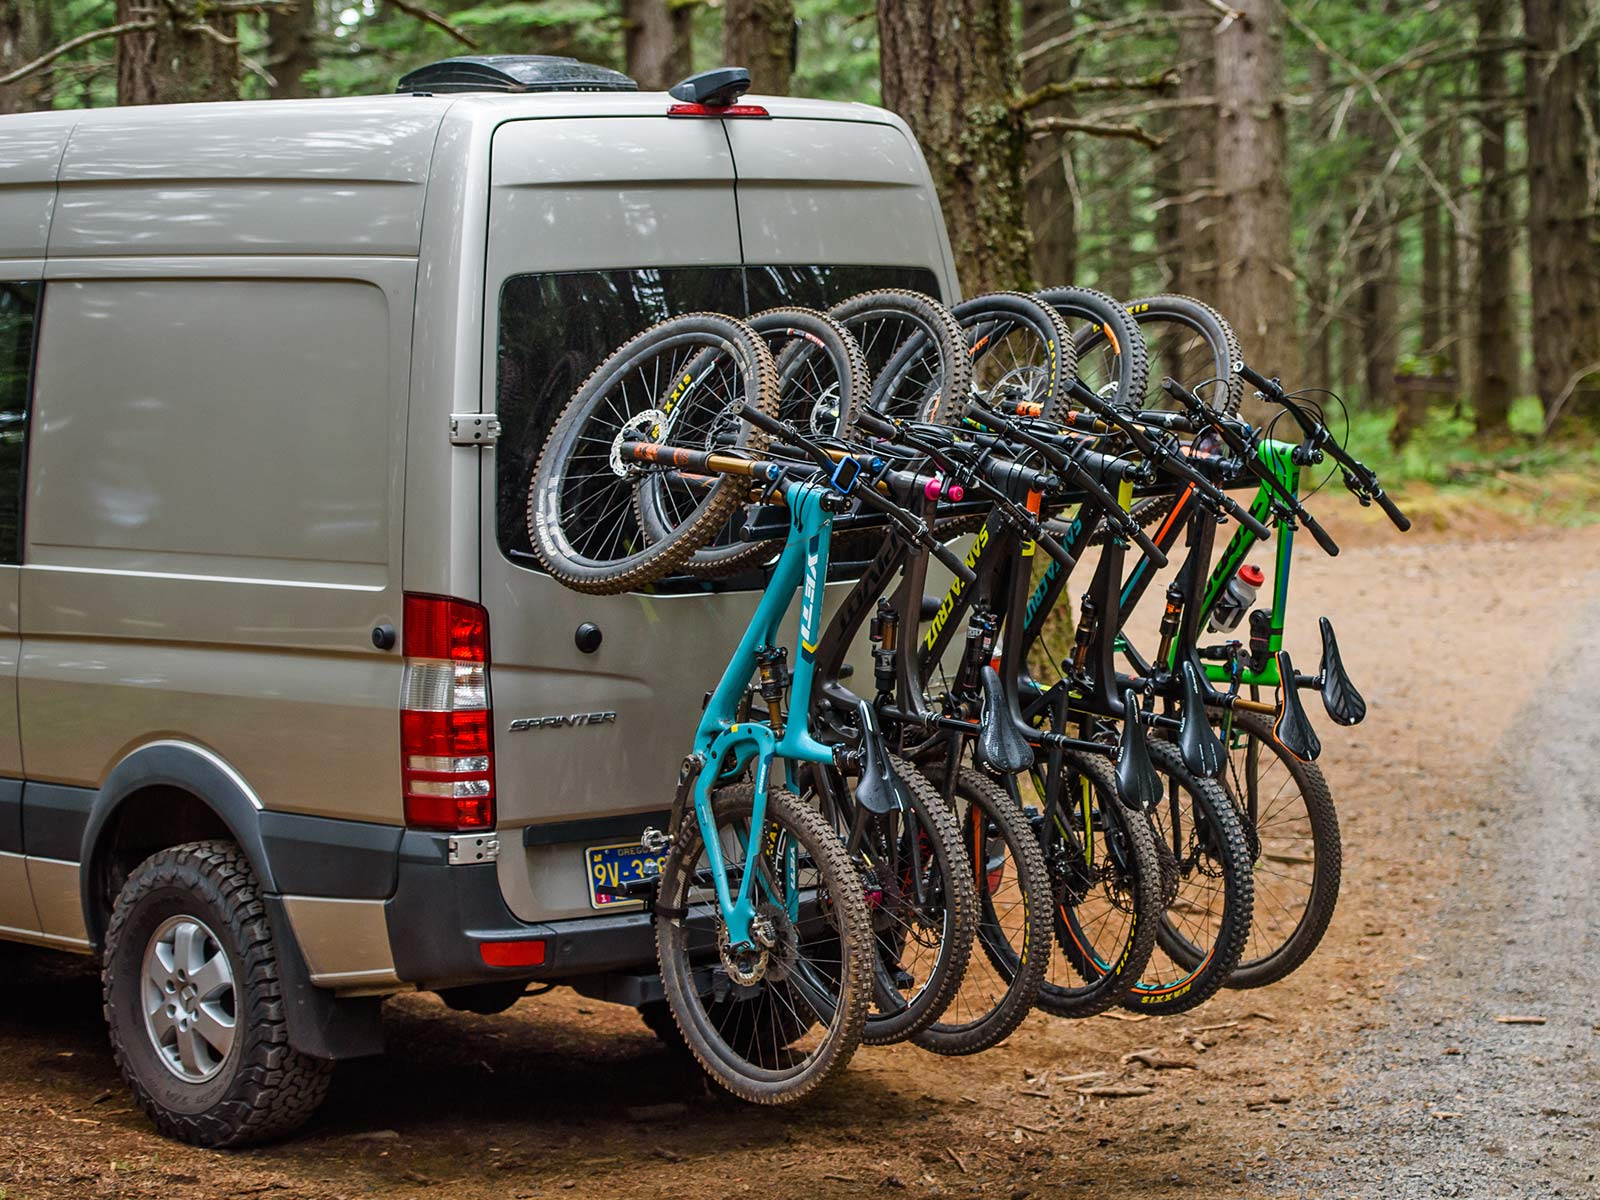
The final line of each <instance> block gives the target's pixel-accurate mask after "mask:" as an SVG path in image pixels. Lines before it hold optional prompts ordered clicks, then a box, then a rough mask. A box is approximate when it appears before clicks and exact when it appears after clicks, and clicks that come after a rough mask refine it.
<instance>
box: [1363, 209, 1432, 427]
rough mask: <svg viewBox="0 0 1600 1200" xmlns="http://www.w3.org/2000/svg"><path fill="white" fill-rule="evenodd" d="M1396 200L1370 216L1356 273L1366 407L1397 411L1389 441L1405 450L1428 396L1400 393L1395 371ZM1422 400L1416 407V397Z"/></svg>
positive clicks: (1372, 212) (1398, 350)
mask: <svg viewBox="0 0 1600 1200" xmlns="http://www.w3.org/2000/svg"><path fill="white" fill-rule="evenodd" d="M1391 209H1392V198H1387V197H1386V198H1385V199H1383V200H1380V202H1379V203H1375V204H1374V205H1373V206H1372V207H1371V208H1370V209H1369V210H1368V212H1367V219H1368V221H1369V222H1371V223H1372V225H1373V228H1372V229H1371V231H1370V234H1369V235H1368V237H1367V239H1366V240H1365V241H1364V242H1363V244H1362V246H1361V249H1360V250H1359V251H1358V252H1357V254H1356V270H1357V271H1358V272H1360V275H1361V278H1362V279H1363V280H1364V282H1363V283H1362V285H1361V292H1360V299H1359V311H1360V314H1361V351H1362V383H1363V385H1364V386H1363V390H1364V392H1365V393H1366V399H1367V406H1368V407H1369V408H1371V409H1373V410H1376V411H1380V412H1381V411H1382V410H1384V409H1388V408H1393V409H1394V410H1395V421H1394V426H1393V428H1392V429H1391V430H1390V434H1389V441H1390V442H1391V443H1392V444H1394V445H1395V446H1403V445H1405V444H1406V442H1407V441H1409V440H1410V438H1411V434H1412V433H1413V432H1414V431H1415V430H1416V428H1417V426H1418V425H1420V424H1421V423H1422V417H1423V416H1424V414H1425V411H1426V400H1425V397H1426V395H1427V393H1426V392H1423V393H1412V392H1408V393H1406V394H1405V395H1404V396H1400V395H1396V388H1395V379H1394V377H1395V368H1396V366H1397V364H1398V360H1399V353H1400V347H1399V342H1398V339H1397V338H1396V336H1395V333H1396V328H1395V327H1396V325H1397V324H1398V316H1399V311H1400V303H1399V301H1400V296H1399V291H1400V289H1399V286H1398V281H1397V280H1396V277H1395V275H1396V269H1397V267H1398V262H1397V255H1396V243H1397V242H1398V241H1399V228H1398V226H1397V225H1396V223H1395V222H1394V220H1393V213H1392V211H1391ZM1418 395H1421V396H1422V397H1424V400H1423V402H1422V404H1421V405H1419V404H1418V402H1417V399H1416V397H1417V396H1418Z"/></svg>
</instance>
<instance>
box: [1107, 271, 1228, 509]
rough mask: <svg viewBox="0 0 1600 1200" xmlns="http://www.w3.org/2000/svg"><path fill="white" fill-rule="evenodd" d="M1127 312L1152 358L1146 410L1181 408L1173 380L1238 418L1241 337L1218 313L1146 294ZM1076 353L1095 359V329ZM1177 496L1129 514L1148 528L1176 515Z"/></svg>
mask: <svg viewBox="0 0 1600 1200" xmlns="http://www.w3.org/2000/svg"><path fill="white" fill-rule="evenodd" d="M1126 308H1127V310H1128V312H1129V314H1130V315H1131V316H1132V318H1133V320H1134V321H1135V322H1136V323H1137V325H1138V326H1139V332H1140V335H1141V336H1142V337H1143V339H1144V345H1145V350H1146V352H1147V357H1148V359H1149V376H1148V379H1149V382H1148V388H1147V392H1146V394H1145V396H1144V400H1143V403H1142V407H1144V408H1151V409H1160V410H1163V411H1173V410H1176V409H1181V407H1182V406H1181V405H1180V404H1178V403H1177V402H1175V401H1174V400H1173V399H1172V398H1171V397H1170V396H1168V395H1167V393H1166V392H1165V391H1163V390H1162V388H1161V381H1162V380H1163V379H1165V378H1168V377H1171V378H1173V379H1176V380H1177V381H1178V382H1179V383H1181V384H1183V385H1184V386H1185V387H1187V388H1188V389H1189V390H1190V391H1193V392H1195V393H1196V394H1198V395H1199V396H1200V398H1201V399H1202V400H1204V401H1205V402H1206V403H1207V404H1208V405H1210V406H1211V407H1212V408H1214V409H1215V410H1216V411H1217V412H1219V413H1222V414H1223V415H1224V416H1230V417H1231V416H1236V415H1237V414H1238V412H1239V405H1240V403H1241V402H1242V401H1243V399H1244V379H1243V377H1242V376H1240V375H1239V374H1238V372H1237V370H1236V368H1237V366H1238V364H1239V363H1240V362H1242V361H1243V358H1244V355H1243V352H1242V351H1241V350H1240V349H1239V339H1238V337H1237V336H1235V334H1234V332H1233V326H1232V325H1230V324H1228V321H1227V319H1226V318H1224V317H1223V315H1222V314H1221V313H1219V312H1218V311H1217V310H1216V309H1214V308H1212V307H1211V306H1210V305H1207V304H1203V303H1201V302H1200V301H1199V300H1195V299H1193V298H1192V297H1189V296H1179V295H1161V296H1145V297H1143V298H1141V299H1138V300H1130V301H1128V303H1127V305H1126ZM1076 340H1077V345H1078V352H1079V354H1081V355H1085V356H1093V355H1094V354H1095V353H1096V352H1097V350H1098V349H1099V348H1100V345H1101V343H1103V342H1104V340H1105V335H1104V334H1103V333H1102V332H1101V331H1099V330H1096V329H1082V330H1079V331H1078V335H1077V339H1076ZM1174 499H1175V497H1174V496H1172V495H1165V496H1147V497H1145V498H1144V499H1142V500H1140V501H1138V502H1137V503H1136V504H1134V506H1133V508H1132V510H1131V515H1132V516H1133V519H1134V520H1135V521H1137V522H1138V523H1139V525H1140V527H1141V528H1145V529H1148V528H1150V527H1151V526H1153V525H1155V524H1156V523H1158V522H1159V521H1161V520H1162V518H1164V517H1165V516H1166V515H1167V514H1168V513H1169V512H1171V511H1172V505H1173V503H1174Z"/></svg>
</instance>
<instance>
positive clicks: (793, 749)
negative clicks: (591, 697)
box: [692, 481, 834, 950]
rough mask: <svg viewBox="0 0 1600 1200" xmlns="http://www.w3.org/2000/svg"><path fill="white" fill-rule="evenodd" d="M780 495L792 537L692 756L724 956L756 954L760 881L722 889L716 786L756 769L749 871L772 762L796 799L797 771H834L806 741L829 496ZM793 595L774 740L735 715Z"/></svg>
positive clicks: (746, 879)
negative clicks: (783, 697)
mask: <svg viewBox="0 0 1600 1200" xmlns="http://www.w3.org/2000/svg"><path fill="white" fill-rule="evenodd" d="M781 487H782V492H783V496H784V499H785V501H786V503H787V504H788V507H789V512H790V521H789V534H788V537H787V539H786V540H785V542H784V547H783V553H782V554H781V555H779V557H778V562H777V565H776V566H775V567H774V568H773V571H772V577H771V579H770V580H769V581H768V583H767V587H766V590H765V591H764V592H763V593H762V596H761V600H760V602H759V603H758V604H757V605H756V611H755V613H754V615H753V616H752V617H751V618H750V624H749V626H748V627H747V628H746V629H745V632H744V637H743V638H741V639H740V641H739V645H738V647H737V648H736V649H735V650H734V652H733V656H732V657H731V658H730V659H729V661H728V665H727V668H726V669H725V670H724V671H723V673H722V679H721V681H720V682H719V683H718V684H717V686H716V689H715V690H714V691H713V692H712V693H711V697H710V699H709V700H708V701H707V703H706V708H705V712H704V714H703V715H702V716H701V718H700V725H699V728H698V729H697V730H696V731H695V740H694V746H695V755H696V756H697V757H698V758H699V759H700V768H699V771H698V774H697V775H696V777H695V779H694V783H693V793H692V794H693V801H694V814H695V820H696V821H697V822H698V823H699V825H700V835H701V838H702V840H703V842H704V845H705V848H706V857H707V858H708V860H709V862H710V866H711V877H712V884H713V886H714V887H715V889H716V895H717V904H718V905H719V907H720V908H721V910H722V917H723V920H724V921H725V922H726V924H727V930H728V941H729V944H730V947H731V948H732V949H734V950H742V949H748V948H750V946H751V945H752V942H751V939H750V922H751V920H752V919H753V918H754V916H755V899H754V897H752V895H751V880H752V879H753V878H755V875H756V872H755V871H753V870H746V871H745V872H744V876H743V878H742V879H741V880H740V884H739V894H738V896H737V897H735V896H733V895H732V893H731V892H730V890H729V888H728V880H727V865H726V862H725V860H724V858H723V854H722V844H721V841H720V839H719V838H718V836H717V827H716V819H715V817H714V815H713V813H712V808H711V793H712V789H713V787H714V785H715V784H716V782H717V780H719V779H722V778H724V777H726V776H728V775H730V774H737V773H738V772H739V771H741V770H743V769H744V767H745V766H746V764H748V763H750V761H751V760H752V759H753V760H754V762H755V797H754V807H753V810H752V813H751V819H750V831H751V832H750V838H751V845H749V846H747V847H746V848H745V853H746V861H747V862H753V861H754V852H755V850H756V846H755V844H754V843H755V841H756V839H757V837H758V836H759V831H760V830H761V829H762V827H763V825H764V823H765V820H766V805H767V782H768V778H769V776H770V773H771V769H772V760H773V759H774V758H781V759H784V760H785V762H786V764H788V765H786V777H785V782H786V784H787V786H788V787H789V788H790V789H791V790H793V791H796V792H798V791H799V789H798V787H797V786H796V782H795V778H794V767H793V764H794V763H795V762H809V763H827V764H831V763H833V761H834V753H833V749H832V748H831V747H829V746H825V745H823V744H822V743H821V742H819V741H818V740H817V739H816V738H814V737H813V736H812V735H811V726H810V723H809V716H810V712H811V688H812V683H813V679H814V677H815V661H814V660H815V655H816V649H817V641H818V636H819V632H820V627H821V624H822V591H823V585H824V583H825V582H826V579H827V572H828V547H829V542H830V540H831V538H832V534H833V514H832V513H830V512H828V511H827V510H826V509H825V508H824V507H823V500H824V498H825V497H826V496H827V495H828V494H829V492H830V490H831V489H830V488H829V486H828V485H827V484H825V483H816V482H810V481H803V482H799V481H790V482H787V483H784V484H783V485H781ZM797 590H798V591H799V594H800V621H799V634H798V638H797V645H798V647H799V654H798V655H797V658H796V662H795V664H794V669H793V677H792V683H791V692H790V703H789V714H790V719H789V720H788V721H787V722H786V723H785V725H784V727H783V729H782V731H781V732H775V731H774V729H773V727H772V724H771V722H770V721H751V720H740V719H739V710H740V706H741V703H742V702H743V700H744V697H745V694H746V691H747V689H748V688H749V686H750V681H751V679H753V678H754V677H755V675H756V672H757V670H758V666H759V663H758V655H759V653H760V652H761V651H762V650H763V649H764V648H766V647H772V646H776V645H777V644H778V642H777V637H778V626H779V625H780V624H781V623H782V621H783V619H784V616H785V615H786V614H787V613H788V611H789V607H790V605H791V604H793V603H794V598H795V593H796V591H797ZM730 759H731V763H730V761H729V760H730ZM794 853H795V852H794V848H793V847H792V846H791V847H790V848H789V856H790V861H788V862H786V864H785V870H786V871H788V872H792V871H794V870H796V869H797V866H796V864H795V863H794V862H793V857H794ZM787 898H788V903H789V905H790V906H791V907H793V906H795V905H796V904H797V903H798V892H797V890H796V889H794V888H793V887H791V888H789V889H788V890H787ZM789 916H790V918H791V919H794V918H795V917H796V916H797V913H795V912H791V913H789Z"/></svg>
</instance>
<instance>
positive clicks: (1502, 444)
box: [0, 0, 1600, 522]
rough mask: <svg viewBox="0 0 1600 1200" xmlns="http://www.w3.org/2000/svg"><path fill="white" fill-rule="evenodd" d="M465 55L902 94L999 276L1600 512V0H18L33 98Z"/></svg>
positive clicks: (18, 98) (10, 73)
mask: <svg viewBox="0 0 1600 1200" xmlns="http://www.w3.org/2000/svg"><path fill="white" fill-rule="evenodd" d="M463 53H481V54H491V53H522V54H569V55H573V56H576V57H578V58H581V59H585V60H587V61H590V62H596V63H602V64H605V65H608V66H613V67H616V68H619V69H622V70H625V71H627V72H628V73H629V74H630V75H632V76H634V77H635V78H636V79H637V80H638V81H639V83H640V85H641V87H644V88H661V87H665V86H668V85H670V84H672V83H674V82H676V81H677V80H678V79H680V78H682V77H683V76H685V75H688V74H690V73H691V72H693V71H696V70H704V69H707V68H709V67H713V66H717V65H721V64H723V63H732V64H737V65H742V66H747V67H749V68H750V69H751V71H752V73H753V76H754V81H755V89H754V90H755V91H756V92H758V93H768V94H772V93H790V94H794V95H805V96H817V97H823V98H828V99H838V100H859V101H864V102H867V103H871V104H882V105H884V106H885V107H887V108H890V109H892V110H894V111H895V112H897V113H899V114H900V115H901V116H903V117H904V118H905V119H906V120H907V122H908V123H909V124H910V126H911V128H912V130H913V131H914V132H915V133H916V135H917V137H918V138H919V140H920V141H921V143H922V145H923V148H924V151H925V153H926V155H927V158H928V162H929V165H930V167H931V168H932V171H933V174H934V178H935V181H936V182H937V184H938V187H939V190H940V196H941V201H942V203H943V207H944V213H945V220H946V223H947V226H948V228H949V232H950V237H951V242H952V245H953V247H954V249H955V253H956V258H957V264H958V269H959V272H960V277H961V281H962V286H963V289H964V291H965V292H966V293H967V294H973V293H976V292H978V291H982V290H988V289H992V288H1027V287H1030V286H1034V285H1042V284H1056V283H1065V282H1073V283H1078V284H1082V285H1087V286H1091V287H1096V288H1099V289H1101V290H1103V291H1106V292H1109V293H1111V294H1113V295H1116V296H1118V297H1123V298H1134V297H1138V296H1143V295H1148V294H1151V293H1156V292H1183V293H1188V294H1191V295H1195V296H1198V297H1200V298H1202V299H1204V300H1206V301H1208V302H1209V303H1211V304H1213V305H1215V306H1216V307H1217V308H1219V309H1220V310H1221V311H1222V312H1223V313H1224V314H1225V315H1226V316H1227V317H1228V318H1229V319H1230V320H1231V321H1232V323H1233V324H1234V326H1235V329H1236V331H1237V333H1238V335H1239V338H1240V341H1241V343H1242V345H1243V348H1244V351H1245V355H1246V358H1247V359H1248V360H1249V361H1250V362H1251V363H1252V364H1253V365H1256V366H1258V367H1261V368H1264V369H1266V370H1268V371H1270V372H1273V373H1277V374H1280V375H1282V376H1283V378H1284V379H1285V381H1286V382H1289V383H1291V384H1292V385H1293V386H1295V387H1325V388H1328V389H1331V390H1332V391H1334V392H1336V393H1337V394H1338V395H1339V396H1340V397H1342V398H1343V400H1344V401H1345V403H1346V406H1347V408H1348V412H1349V418H1350V438H1351V440H1352V442H1353V443H1354V445H1355V448H1356V449H1357V451H1358V452H1359V453H1362V454H1363V455H1365V456H1367V457H1368V458H1370V459H1372V460H1374V461H1375V462H1376V464H1377V465H1379V466H1380V468H1381V469H1383V470H1385V471H1386V472H1387V473H1388V474H1389V475H1390V476H1391V477H1392V478H1402V479H1405V480H1408V481H1410V483H1411V486H1412V490H1413V499H1414V500H1415V499H1417V498H1418V496H1417V493H1419V492H1420V493H1422V497H1421V498H1422V499H1423V500H1424V505H1423V507H1424V510H1425V511H1426V510H1427V507H1428V505H1427V504H1426V502H1425V501H1426V498H1427V497H1429V496H1438V497H1440V498H1441V499H1444V500H1446V502H1445V503H1443V504H1442V506H1440V507H1438V513H1439V514H1444V513H1447V512H1448V511H1449V509H1450V504H1449V503H1448V502H1447V498H1448V497H1449V496H1450V495H1451V494H1452V493H1456V492H1471V493H1472V494H1473V495H1474V497H1475V499H1476V500H1482V499H1483V498H1484V497H1489V498H1490V502H1491V503H1499V504H1500V505H1501V507H1505V508H1510V509H1519V510H1521V511H1522V512H1524V513H1532V514H1534V515H1537V516H1539V517H1542V518H1546V519H1554V520H1558V521H1562V522H1566V521H1578V520H1585V519H1596V518H1600V482H1597V480H1600V470H1597V468H1600V449H1597V446H1600V0H1426V2H1422V3H1416V2H1410V0H1406V2H1403V0H1119V2H1115V3H1113V2H1109V0H1021V2H1020V3H1013V2H1012V0H878V2H877V3H876V5H874V4H872V3H870V2H868V0H521V2H517V0H483V2H477V3H473V2H470V0H425V2H415V0H0V113H7V112H18V111H27V110H33V109H41V108H86V107H101V106H105V105H112V104H119V103H121V104H147V103H172V102H183V101H195V100H222V99H246V100H250V99H262V98H268V97H297V96H317V95H323V96H340V95H352V94H363V93H374V92H384V91H390V90H392V89H393V87H394V82H395V80H396V79H398V78H399V76H400V75H402V74H403V73H404V72H405V71H407V70H409V69H411V68H413V67H416V66H419V65H422V64H424V63H427V62H431V61H434V60H436V59H439V58H444V57H449V56H451V55H454V54H463ZM3 143H4V126H3V125H0V157H3ZM1334 407H1335V409H1336V408H1337V406H1334ZM1457 518H1458V519H1459V513H1458V514H1457ZM1439 520H1440V521H1441V522H1444V521H1446V520H1448V518H1447V517H1446V516H1443V515H1440V517H1439Z"/></svg>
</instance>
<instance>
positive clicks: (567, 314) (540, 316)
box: [495, 266, 940, 589]
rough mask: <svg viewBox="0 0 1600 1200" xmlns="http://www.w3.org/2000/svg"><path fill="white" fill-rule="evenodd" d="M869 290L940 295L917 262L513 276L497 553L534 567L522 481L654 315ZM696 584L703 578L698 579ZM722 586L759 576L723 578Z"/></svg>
mask: <svg viewBox="0 0 1600 1200" xmlns="http://www.w3.org/2000/svg"><path fill="white" fill-rule="evenodd" d="M871 288H907V289H910V290H912V291H918V292H924V293H926V294H928V295H932V296H937V295H939V294H940V291H939V281H938V278H937V277H936V276H935V275H934V273H933V272H932V271H929V270H927V269H925V268H921V267H872V266H844V267H840V266H771V267H759V266H752V267H744V268H741V267H737V266H730V267H672V268H665V267H664V268H651V269H641V270H617V271H562V272H551V273H547V274H532V275H514V276H512V277H511V278H510V279H507V280H506V282H505V285H504V286H503V287H502V288H501V291H500V344H499V372H498V378H497V380H496V382H495V409H496V412H497V413H498V414H499V417H500V425H501V434H500V440H499V442H498V443H497V444H496V446H495V485H496V498H497V499H496V504H495V526H496V532H497V540H498V541H499V544H500V551H501V553H503V554H504V555H505V556H506V557H507V558H509V559H510V560H511V561H512V562H514V563H516V564H517V565H518V566H523V567H529V568H532V569H534V570H538V569H539V563H538V559H536V558H535V557H534V554H533V549H532V547H531V546H530V545H529V543H528V529H527V525H526V519H527V518H526V513H527V503H528V481H529V478H530V477H531V476H532V474H533V468H534V465H535V464H536V463H537V461H538V457H539V450H540V448H541V447H542V446H543V445H544V440H545V438H546V436H548V434H549V432H550V427H551V426H552V425H553V424H555V419H556V417H557V416H558V415H560V412H561V409H562V408H563V406H565V404H566V402H567V401H568V400H569V399H570V398H571V396H572V393H573V392H575V391H577V389H578V387H579V386H580V385H581V384H582V383H583V381H584V380H585V379H587V378H588V377H589V373H590V372H591V371H592V370H594V368H595V367H597V366H599V365H600V362H601V361H602V360H603V359H604V358H605V356H606V355H608V354H610V353H611V351H613V350H615V349H616V348H617V347H618V346H620V345H621V344H622V343H623V342H625V341H627V340H628V339H629V338H630V337H632V336H633V335H634V334H636V333H639V332H641V331H643V330H645V329H647V328H649V327H650V326H651V325H654V324H656V323H657V322H658V321H664V320H666V319H667V318H668V317H671V316H675V315H677V314H678V313H685V312H704V311H708V310H709V311H711V312H725V313H736V314H748V313H754V312H761V311H762V310H763V309H768V308H773V307H776V306H777V305H780V304H798V305H803V306H805V307H807V308H823V309H826V308H831V307H832V306H833V305H835V304H837V303H839V301H841V300H845V299H848V298H849V297H851V296H854V295H855V294H856V293H858V292H864V291H867V290H868V289H871ZM693 586H694V587H695V588H696V589H700V588H704V587H705V586H707V585H705V584H702V583H698V582H696V583H695V584H694V585H693ZM718 586H719V587H739V586H756V587H759V586H760V583H759V581H752V580H749V579H740V578H737V577H735V578H734V579H732V580H726V581H722V582H721V583H719V585H718Z"/></svg>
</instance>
